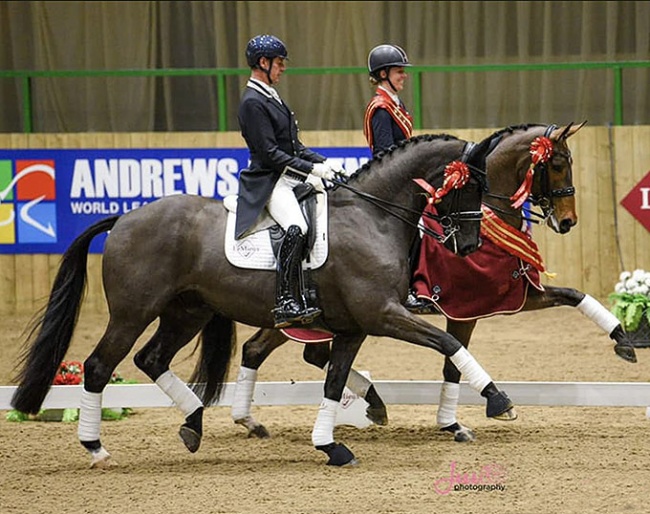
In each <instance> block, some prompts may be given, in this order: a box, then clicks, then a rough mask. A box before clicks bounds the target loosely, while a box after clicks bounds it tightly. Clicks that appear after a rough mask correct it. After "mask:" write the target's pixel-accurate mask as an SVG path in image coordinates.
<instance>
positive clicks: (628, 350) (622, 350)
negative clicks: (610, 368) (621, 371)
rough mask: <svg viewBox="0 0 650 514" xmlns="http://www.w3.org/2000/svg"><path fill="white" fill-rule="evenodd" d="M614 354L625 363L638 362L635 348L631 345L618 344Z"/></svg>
mask: <svg viewBox="0 0 650 514" xmlns="http://www.w3.org/2000/svg"><path fill="white" fill-rule="evenodd" d="M614 352H616V355H618V356H619V357H620V358H621V359H623V360H624V361H627V362H631V363H635V362H636V352H635V351H634V347H633V346H631V345H629V344H616V345H615V346H614Z"/></svg>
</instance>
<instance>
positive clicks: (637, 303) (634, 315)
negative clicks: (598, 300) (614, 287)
mask: <svg viewBox="0 0 650 514" xmlns="http://www.w3.org/2000/svg"><path fill="white" fill-rule="evenodd" d="M608 298H609V300H610V301H611V302H613V306H612V309H611V312H612V314H614V316H616V318H617V319H618V320H619V321H620V322H621V325H622V326H623V329H624V330H625V331H626V332H634V331H635V330H637V329H638V328H639V324H640V323H641V319H642V317H643V316H644V315H645V316H646V319H647V320H648V322H650V298H648V297H647V296H645V295H642V294H631V293H612V294H610V295H609V297H608Z"/></svg>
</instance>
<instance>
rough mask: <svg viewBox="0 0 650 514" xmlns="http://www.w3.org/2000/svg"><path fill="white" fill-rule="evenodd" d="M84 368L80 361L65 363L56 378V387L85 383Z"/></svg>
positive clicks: (61, 365) (60, 367) (60, 366)
mask: <svg viewBox="0 0 650 514" xmlns="http://www.w3.org/2000/svg"><path fill="white" fill-rule="evenodd" d="M83 373H84V366H83V364H82V363H81V362H79V361H70V362H66V361H63V362H62V363H61V364H60V365H59V370H58V372H57V374H56V376H55V377H54V382H53V384H54V385H77V384H81V382H82V381H83Z"/></svg>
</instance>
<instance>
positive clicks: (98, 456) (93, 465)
mask: <svg viewBox="0 0 650 514" xmlns="http://www.w3.org/2000/svg"><path fill="white" fill-rule="evenodd" d="M91 456H92V460H91V461H90V469H108V468H112V467H115V466H117V463H116V462H115V461H114V460H113V458H112V457H111V454H110V453H108V452H107V451H106V450H105V449H104V448H103V447H102V448H100V449H99V450H98V451H96V452H92V453H91Z"/></svg>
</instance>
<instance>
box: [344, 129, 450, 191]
mask: <svg viewBox="0 0 650 514" xmlns="http://www.w3.org/2000/svg"><path fill="white" fill-rule="evenodd" d="M437 139H442V140H444V141H450V140H456V141H458V140H459V138H457V137H456V136H452V135H451V134H421V135H419V136H413V137H411V138H409V139H405V140H403V141H400V142H399V143H396V144H394V145H392V146H391V147H390V148H388V149H387V150H385V151H382V152H379V153H378V154H377V155H375V156H374V157H373V158H372V159H370V160H369V161H368V162H366V163H364V164H363V165H362V166H361V167H360V168H359V169H358V170H357V171H355V172H354V173H353V174H352V175H350V176H349V177H348V178H349V179H352V180H354V179H356V178H357V177H358V176H359V175H360V174H362V173H365V172H366V171H368V170H369V169H371V168H372V167H373V166H375V167H376V166H377V163H380V162H381V161H382V160H383V159H384V158H385V157H387V156H389V155H392V154H393V153H395V152H396V151H397V150H400V149H404V148H408V147H410V146H413V145H415V144H417V143H420V142H422V141H426V142H431V141H435V140H437Z"/></svg>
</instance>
